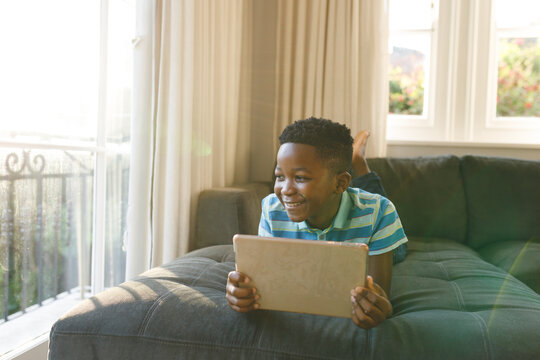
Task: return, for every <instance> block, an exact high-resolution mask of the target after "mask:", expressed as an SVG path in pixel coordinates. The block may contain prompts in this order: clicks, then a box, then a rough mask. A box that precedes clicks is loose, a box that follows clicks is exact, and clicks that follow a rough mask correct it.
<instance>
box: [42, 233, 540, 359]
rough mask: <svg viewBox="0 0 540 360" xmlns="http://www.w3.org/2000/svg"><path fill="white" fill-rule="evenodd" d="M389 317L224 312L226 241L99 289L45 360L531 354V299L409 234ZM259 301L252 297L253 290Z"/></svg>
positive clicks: (452, 246)
mask: <svg viewBox="0 0 540 360" xmlns="http://www.w3.org/2000/svg"><path fill="white" fill-rule="evenodd" d="M410 240H411V241H410V243H409V252H408V256H407V258H406V259H405V261H404V262H402V263H400V264H398V265H396V266H395V267H394V274H393V284H392V292H391V300H392V303H393V304H394V311H395V314H394V316H393V317H392V318H390V319H388V320H387V321H385V322H384V323H383V324H381V325H380V326H378V327H377V328H374V329H372V330H369V331H366V330H363V329H359V328H357V327H356V326H354V324H353V323H352V321H350V320H348V319H341V318H331V317H324V316H315V315H305V314H295V313H285V312H276V311H254V312H251V313H248V314H239V313H236V312H234V311H232V310H231V309H229V308H228V306H227V303H226V300H225V297H224V293H225V283H226V276H227V273H228V272H229V271H230V270H232V269H234V254H233V251H232V246H215V247H210V248H206V249H201V250H198V251H195V252H192V253H190V254H188V255H186V256H184V257H181V258H179V259H177V260H175V261H173V262H171V263H169V264H166V265H164V266H162V267H158V268H155V269H152V270H150V271H148V272H146V273H144V274H142V275H141V276H139V277H138V278H136V279H134V280H131V281H128V282H125V283H123V284H121V285H120V286H117V287H115V288H112V289H109V290H107V291H105V292H103V293H100V294H98V295H96V296H94V297H92V298H91V299H88V300H85V301H84V302H83V303H82V304H80V305H79V306H77V307H76V308H74V309H72V310H71V311H70V312H69V313H67V314H66V315H65V316H63V317H62V319H60V320H59V321H58V322H57V323H56V324H55V326H54V328H53V330H52V332H51V342H50V344H51V345H50V356H51V357H50V359H77V360H85V359H185V358H193V359H242V358H248V359H307V358H317V359H372V358H373V359H395V358H401V359H417V358H426V359H456V358H459V359H475V360H476V359H508V358H520V359H525V358H532V357H533V355H534V354H540V342H538V341H537V331H538V329H539V328H540V296H539V295H538V294H536V293H535V292H533V291H532V290H531V289H530V288H528V287H527V286H525V285H523V284H522V283H521V282H519V281H518V280H516V279H515V278H513V277H512V276H507V275H506V274H505V272H504V271H502V270H501V269H499V268H498V267H496V266H494V265H491V264H489V263H487V262H485V261H483V260H482V259H480V258H479V256H478V255H477V254H476V252H474V251H473V250H470V249H468V248H467V247H465V246H463V245H461V244H459V243H457V242H455V241H450V240H441V239H436V238H432V239H416V238H411V239H410ZM262 296H264V295H262Z"/></svg>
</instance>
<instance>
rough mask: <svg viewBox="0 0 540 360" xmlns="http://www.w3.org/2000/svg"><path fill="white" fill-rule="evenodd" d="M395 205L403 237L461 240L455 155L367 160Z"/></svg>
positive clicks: (462, 211)
mask: <svg viewBox="0 0 540 360" xmlns="http://www.w3.org/2000/svg"><path fill="white" fill-rule="evenodd" d="M368 161H369V166H370V167H371V169H372V170H373V171H375V172H377V173H378V174H379V176H380V177H381V179H382V182H383V185H384V188H385V190H386V192H387V195H388V198H389V199H390V200H392V202H393V203H394V204H395V205H396V209H397V212H398V214H399V217H400V218H401V222H402V224H403V227H404V229H405V233H406V234H407V236H423V237H441V238H446V239H452V240H456V241H459V242H464V241H465V239H466V230H467V212H466V208H465V192H464V190H463V183H462V179H461V173H460V169H459V158H457V157H455V156H438V157H420V158H412V159H405V158H404V159H397V158H376V159H368Z"/></svg>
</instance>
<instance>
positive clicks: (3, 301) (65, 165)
mask: <svg viewBox="0 0 540 360" xmlns="http://www.w3.org/2000/svg"><path fill="white" fill-rule="evenodd" d="M93 181H94V156H93V154H92V153H88V152H76V151H60V150H24V149H7V148H0V264H1V266H0V309H1V310H0V311H1V312H2V316H3V318H4V319H5V318H6V317H7V316H8V315H10V314H13V313H15V312H18V311H24V310H26V309H27V308H28V307H29V306H31V305H33V304H40V303H41V302H42V301H43V300H46V299H49V298H54V297H56V295H57V294H60V293H62V292H65V291H70V290H72V289H73V288H76V287H79V286H82V287H83V289H84V288H85V287H86V286H87V285H89V284H90V268H91V267H90V266H91V264H90V260H91V259H90V254H91V240H92V203H93V201H92V199H93Z"/></svg>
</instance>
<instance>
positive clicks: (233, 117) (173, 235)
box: [126, 0, 251, 278]
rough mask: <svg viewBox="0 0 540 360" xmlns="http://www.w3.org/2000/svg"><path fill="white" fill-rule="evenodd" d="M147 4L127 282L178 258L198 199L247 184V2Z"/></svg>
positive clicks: (164, 0)
mask: <svg viewBox="0 0 540 360" xmlns="http://www.w3.org/2000/svg"><path fill="white" fill-rule="evenodd" d="M152 3H153V18H152V20H153V26H152V27H151V34H146V35H147V36H143V37H142V38H143V41H145V40H146V41H151V42H152V44H151V46H148V44H146V45H147V47H148V48H149V49H150V50H149V51H151V57H152V60H153V61H152V64H153V65H152V71H151V74H150V75H149V76H150V77H151V79H152V80H151V82H152V84H151V87H152V91H151V93H152V96H151V104H150V107H151V111H150V112H149V116H147V117H144V116H142V117H140V118H139V119H138V120H137V119H134V122H135V123H134V125H133V126H134V127H137V126H138V125H140V126H142V127H143V128H146V127H148V123H149V124H150V126H149V129H148V131H146V132H143V131H135V134H136V136H140V137H143V138H145V139H146V140H140V141H137V140H136V139H134V142H133V144H134V146H133V152H132V154H133V157H132V161H131V164H132V166H135V167H136V168H139V169H140V171H138V172H137V174H138V179H132V180H133V181H132V182H131V183H130V184H131V185H132V187H131V188H130V204H132V205H133V204H137V205H138V207H137V208H134V206H130V212H129V213H130V214H131V215H128V227H129V230H128V266H127V269H128V271H127V275H126V276H127V277H128V278H129V277H133V276H135V275H137V274H138V273H140V272H141V271H144V270H146V269H147V268H150V267H153V266H158V265H161V264H163V263H165V262H168V261H171V260H173V259H175V258H176V257H178V256H180V255H182V254H184V253H186V252H187V251H188V249H189V244H190V239H191V237H192V236H193V234H192V232H191V229H193V228H194V227H193V226H192V225H193V220H194V217H193V214H194V211H195V209H196V202H197V198H198V194H199V193H200V191H201V190H204V189H207V188H211V187H218V186H229V185H232V184H233V183H239V182H246V181H247V168H248V163H247V162H248V160H249V149H248V144H249V141H248V139H249V131H250V130H249V129H250V128H249V118H248V115H249V112H248V111H246V108H247V106H248V105H247V104H249V93H250V90H249V85H250V83H251V82H250V78H249V73H246V72H243V71H242V69H243V67H244V66H246V65H247V64H249V57H248V55H249V49H250V44H249V40H250V38H249V36H247V35H246V33H245V32H246V26H248V25H249V24H250V21H251V20H250V19H249V17H248V15H249V12H250V1H244V0H232V1H227V2H222V1H215V0H182V1H176V0H154V1H152ZM146 6H148V5H146ZM147 95H148V94H146V93H142V94H141V97H140V98H139V99H137V98H136V97H135V96H134V101H135V102H136V101H138V100H139V101H142V102H146V101H148V99H147V98H144V96H147ZM136 144H143V145H144V146H141V147H140V148H138V147H137V146H136ZM148 154H150V155H149V157H150V158H149V159H147V158H148ZM141 159H147V160H148V161H143V163H142V164H141V163H139V161H140V160H141ZM142 169H145V170H146V171H142ZM143 177H144V179H141V178H143ZM145 217H146V219H147V220H144V219H145ZM143 220H144V221H143ZM141 249H143V250H141ZM130 264H140V265H139V266H136V265H132V266H130Z"/></svg>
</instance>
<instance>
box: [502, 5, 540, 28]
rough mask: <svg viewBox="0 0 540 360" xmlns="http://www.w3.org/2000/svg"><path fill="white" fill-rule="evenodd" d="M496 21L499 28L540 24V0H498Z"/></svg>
mask: <svg viewBox="0 0 540 360" xmlns="http://www.w3.org/2000/svg"><path fill="white" fill-rule="evenodd" d="M495 23H496V25H497V28H499V29H502V28H524V27H532V26H537V27H538V26H540V1H538V0H496V2H495Z"/></svg>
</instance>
